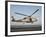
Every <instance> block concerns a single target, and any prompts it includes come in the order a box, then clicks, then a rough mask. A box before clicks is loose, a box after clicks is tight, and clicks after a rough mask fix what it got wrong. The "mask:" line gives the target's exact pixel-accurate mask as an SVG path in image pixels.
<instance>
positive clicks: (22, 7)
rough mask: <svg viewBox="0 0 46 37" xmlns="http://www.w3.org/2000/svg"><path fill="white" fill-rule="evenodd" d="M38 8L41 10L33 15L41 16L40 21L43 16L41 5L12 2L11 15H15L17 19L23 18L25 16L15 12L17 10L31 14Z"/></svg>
mask: <svg viewBox="0 0 46 37" xmlns="http://www.w3.org/2000/svg"><path fill="white" fill-rule="evenodd" d="M37 9H39V11H37V13H35V14H34V15H33V16H35V17H37V18H39V21H41V16H42V11H41V10H42V7H41V6H32V5H13V4H11V5H10V15H11V16H14V17H15V18H16V19H20V18H23V17H24V16H22V15H18V14H15V12H17V13H22V14H25V15H28V16H31V15H32V14H33V13H34V12H35V11H36V10H37ZM39 23H41V22H39Z"/></svg>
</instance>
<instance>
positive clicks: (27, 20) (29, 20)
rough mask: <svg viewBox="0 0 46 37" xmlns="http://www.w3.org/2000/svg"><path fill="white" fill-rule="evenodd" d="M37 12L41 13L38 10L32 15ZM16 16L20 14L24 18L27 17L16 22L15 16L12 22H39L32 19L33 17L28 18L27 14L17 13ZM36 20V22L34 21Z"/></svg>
mask: <svg viewBox="0 0 46 37" xmlns="http://www.w3.org/2000/svg"><path fill="white" fill-rule="evenodd" d="M37 11H39V9H37V10H36V11H35V12H34V13H33V14H32V15H34V14H35V13H36V12H37ZM15 14H18V15H23V16H26V17H24V18H22V19H19V20H15V18H14V17H13V16H11V18H12V20H11V21H12V22H20V23H21V22H26V23H33V22H36V21H37V19H36V18H31V17H32V15H31V16H28V15H25V14H21V13H17V12H15ZM33 19H34V20H33Z"/></svg>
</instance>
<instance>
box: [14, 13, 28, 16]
mask: <svg viewBox="0 0 46 37" xmlns="http://www.w3.org/2000/svg"><path fill="white" fill-rule="evenodd" d="M15 14H18V15H23V16H28V15H25V14H21V13H17V12H15Z"/></svg>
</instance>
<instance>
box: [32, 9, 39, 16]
mask: <svg viewBox="0 0 46 37" xmlns="http://www.w3.org/2000/svg"><path fill="white" fill-rule="evenodd" d="M38 10H39V9H37V10H36V11H35V12H34V13H33V14H35V13H36V12H37V11H38ZM33 14H32V15H33ZM32 15H31V16H32Z"/></svg>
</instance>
